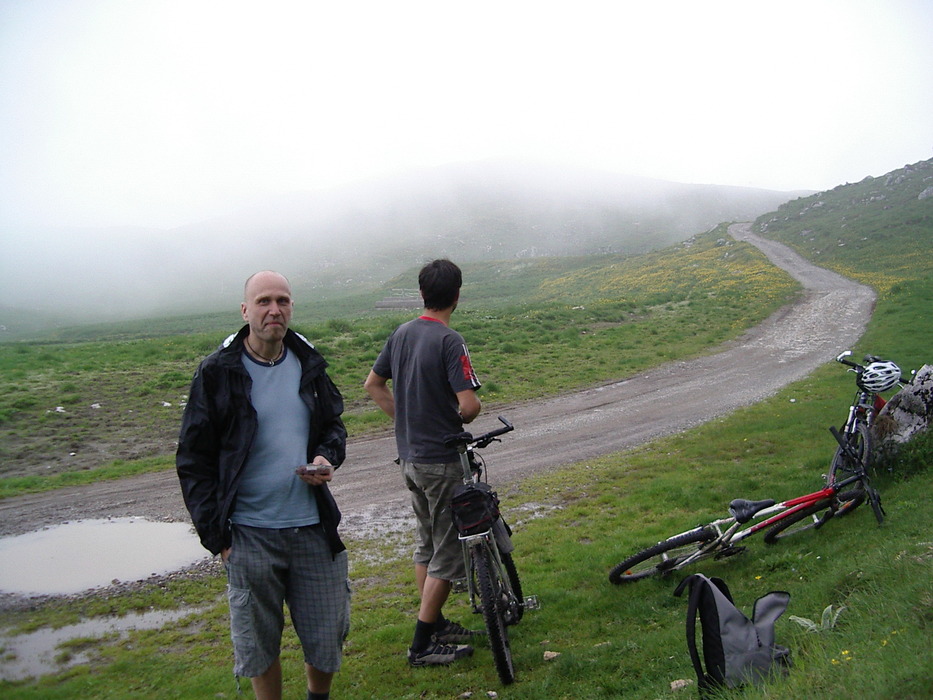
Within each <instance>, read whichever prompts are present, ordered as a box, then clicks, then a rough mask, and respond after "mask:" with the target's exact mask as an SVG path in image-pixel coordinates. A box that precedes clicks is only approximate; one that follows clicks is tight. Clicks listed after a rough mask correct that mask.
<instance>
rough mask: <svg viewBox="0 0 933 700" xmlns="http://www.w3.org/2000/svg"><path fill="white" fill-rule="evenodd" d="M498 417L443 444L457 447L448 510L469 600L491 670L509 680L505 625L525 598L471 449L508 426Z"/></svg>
mask: <svg viewBox="0 0 933 700" xmlns="http://www.w3.org/2000/svg"><path fill="white" fill-rule="evenodd" d="M499 420H500V421H501V422H502V423H503V424H504V427H502V428H498V429H496V430H492V431H490V432H488V433H485V434H483V435H480V436H478V437H473V435H472V434H470V433H466V432H464V433H459V434H457V435H449V436H447V437H446V438H445V440H444V444H445V445H447V447H453V448H455V449H456V450H457V452H458V453H459V455H460V463H461V465H462V466H463V486H462V487H460V489H458V491H457V493H456V494H455V495H454V497H453V498H452V499H451V511H452V515H453V519H454V523H455V524H456V526H457V529H458V530H459V532H460V542H461V545H462V547H463V558H464V565H465V567H466V571H467V580H466V584H467V589H468V591H469V595H470V605H471V606H472V608H473V612H474V613H477V614H478V613H482V615H483V621H484V622H485V624H486V632H487V635H488V639H489V646H490V648H491V649H492V654H493V658H494V659H495V663H496V672H497V673H498V674H499V680H501V681H502V683H503V684H504V685H508V684H510V683H512V682H513V681H514V680H515V667H514V665H513V663H512V649H511V646H510V644H509V635H508V630H507V627H508V626H509V625H514V624H517V623H518V621H519V620H521V619H522V616H523V615H524V612H525V599H524V597H523V596H522V585H521V581H520V580H519V578H518V571H517V569H516V568H515V562H514V560H513V559H512V551H513V550H514V547H513V545H512V539H511V535H512V532H511V530H510V529H509V526H508V525H507V524H506V522H505V520H504V519H503V518H502V515H501V514H500V512H499V498H498V496H497V495H496V493H495V491H493V490H492V489H491V488H490V487H489V484H488V483H485V482H483V481H481V480H480V478H481V475H482V472H483V467H484V466H485V462H484V461H483V459H482V458H481V457H480V456H479V455H478V454H477V453H476V452H475V450H476V449H482V448H484V447H487V446H488V445H489V444H490V443H492V442H498V441H499V440H498V436H499V435H503V434H505V433H507V432H509V431H511V430H513V427H512V424H511V423H509V421H507V420H506V419H505V418H503V417H502V416H499Z"/></svg>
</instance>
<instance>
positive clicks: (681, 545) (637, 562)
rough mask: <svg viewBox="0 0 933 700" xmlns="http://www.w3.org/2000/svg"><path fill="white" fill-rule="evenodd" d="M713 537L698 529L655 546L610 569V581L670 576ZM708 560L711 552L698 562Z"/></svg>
mask: <svg viewBox="0 0 933 700" xmlns="http://www.w3.org/2000/svg"><path fill="white" fill-rule="evenodd" d="M715 536H716V535H715V533H713V532H712V531H710V530H707V529H706V528H697V529H696V530H691V531H690V532H685V533H683V534H681V535H675V536H674V537H671V538H669V539H666V540H664V541H663V542H658V543H657V544H656V545H654V546H653V547H648V549H643V550H642V551H640V552H638V554H634V555H632V556H631V557H629V558H628V559H626V560H625V561H623V562H621V563H620V564H617V565H616V566H615V567H613V569H612V570H611V571H610V572H609V581H610V582H611V583H615V584H620V583H627V582H629V581H637V580H638V579H642V578H647V577H649V576H661V575H664V574H667V573H670V572H671V571H672V570H673V569H674V567H676V566H677V565H678V564H680V563H681V562H682V561H684V560H685V559H686V558H687V557H689V556H691V555H692V554H696V553H697V550H698V549H699V548H700V546H701V545H703V544H704V543H706V542H709V541H710V540H711V539H713V538H714V537H715ZM709 556H712V552H710V553H704V554H703V555H702V556H701V557H698V559H697V560H699V559H705V558H706V557H709Z"/></svg>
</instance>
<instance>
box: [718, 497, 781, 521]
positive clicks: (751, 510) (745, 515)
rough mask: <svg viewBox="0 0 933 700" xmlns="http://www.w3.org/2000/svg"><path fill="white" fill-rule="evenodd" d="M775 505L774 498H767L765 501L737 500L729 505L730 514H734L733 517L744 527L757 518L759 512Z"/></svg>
mask: <svg viewBox="0 0 933 700" xmlns="http://www.w3.org/2000/svg"><path fill="white" fill-rule="evenodd" d="M773 505H774V499H773V498H766V499H765V500H763V501H749V500H747V499H745V498H736V499H735V500H734V501H732V503H730V504H729V512H730V513H732V516H733V517H734V518H735V519H736V520H738V521H739V522H740V523H742V524H743V525H744V524H745V523H747V522H748V521H749V520H751V519H752V518H753V517H755V513H757V512H758V511H759V510H761V509H762V508H767V507H769V506H773Z"/></svg>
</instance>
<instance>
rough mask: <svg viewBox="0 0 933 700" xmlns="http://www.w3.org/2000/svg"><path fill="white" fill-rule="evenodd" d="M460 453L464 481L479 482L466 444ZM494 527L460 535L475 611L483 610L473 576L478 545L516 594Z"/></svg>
mask: <svg viewBox="0 0 933 700" xmlns="http://www.w3.org/2000/svg"><path fill="white" fill-rule="evenodd" d="M459 455H460V466H461V467H462V468H463V483H464V484H475V483H478V482H479V472H476V471H474V470H473V465H472V464H471V460H470V455H469V450H468V449H467V447H466V446H464V449H462V450H459ZM494 527H495V526H494V525H493V526H491V527H490V528H489V529H488V530H486V531H485V532H478V533H476V534H475V535H458V539H459V540H460V546H461V548H462V550H463V566H464V570H465V571H466V572H467V579H466V585H467V592H468V593H469V595H470V606H471V607H472V608H473V612H480V611H481V610H482V605H480V604H479V603H478V602H477V598H478V593H477V591H476V584H475V581H474V576H473V569H474V564H473V553H472V552H473V549H474V548H476V547H481V548H483V549H485V550H486V552H487V554H488V555H489V558H490V559H491V560H492V564H493V566H494V567H495V568H496V571H497V572H498V573H499V574H500V577H501V579H502V584H503V585H504V587H505V588H506V592H507V593H508V595H509V596H512V595H514V591H513V590H512V585H511V583H510V581H509V577H508V576H506V575H505V567H504V565H503V564H502V557H501V556H499V545H498V544H497V542H496V533H495V531H494Z"/></svg>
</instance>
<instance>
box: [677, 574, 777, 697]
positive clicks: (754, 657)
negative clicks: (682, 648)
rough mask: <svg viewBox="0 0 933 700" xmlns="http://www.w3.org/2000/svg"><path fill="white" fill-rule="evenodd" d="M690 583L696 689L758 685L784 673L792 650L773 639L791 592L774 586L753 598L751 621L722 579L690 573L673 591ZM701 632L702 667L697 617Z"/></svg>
mask: <svg viewBox="0 0 933 700" xmlns="http://www.w3.org/2000/svg"><path fill="white" fill-rule="evenodd" d="M688 586H689V587H690V597H689V599H688V602H687V649H688V651H689V652H690V658H691V660H692V661H693V668H694V670H695V671H696V674H697V682H698V684H699V688H700V694H701V695H702V694H704V692H705V691H707V690H712V689H715V688H721V687H728V688H734V687H736V686H739V685H742V684H743V683H752V684H756V685H757V684H758V683H760V682H761V681H763V680H765V679H767V678H768V677H769V676H771V675H774V674H781V675H783V674H786V673H787V671H788V669H789V667H790V651H789V650H788V649H787V647H782V646H780V645H778V644H775V643H774V623H775V621H776V620H777V619H778V618H779V617H780V616H781V614H782V613H783V612H784V611H785V610H786V609H787V604H788V602H789V601H790V594H789V593H785V592H784V591H772V592H771V593H767V594H765V595H763V596H762V597H761V598H759V599H758V600H756V601H755V606H754V608H753V612H752V619H751V620H749V619H748V618H747V617H746V616H745V615H744V614H743V613H742V611H741V610H739V609H738V608H736V607H735V604H734V603H733V602H732V595H731V594H730V593H729V588H728V586H726V583H725V581H723V580H722V579H718V578H707V577H706V576H704V575H703V574H693V575H692V576H688V577H687V578H685V579H684V580H683V581H681V582H680V585H678V586H677V589H676V590H675V591H674V595H675V596H680V595H681V594H682V593H683V591H684V589H685V588H687V587H688ZM697 615H699V616H700V628H701V630H702V633H703V659H704V661H705V662H706V668H705V670H704V668H703V664H702V663H700V654H699V652H698V650H697V643H696V618H697Z"/></svg>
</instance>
